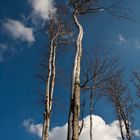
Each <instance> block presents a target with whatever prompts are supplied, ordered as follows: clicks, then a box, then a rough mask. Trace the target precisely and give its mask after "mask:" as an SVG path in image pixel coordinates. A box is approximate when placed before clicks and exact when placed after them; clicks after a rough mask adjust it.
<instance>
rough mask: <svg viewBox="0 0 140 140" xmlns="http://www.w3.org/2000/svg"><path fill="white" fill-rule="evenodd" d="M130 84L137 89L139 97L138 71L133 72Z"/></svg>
mask: <svg viewBox="0 0 140 140" xmlns="http://www.w3.org/2000/svg"><path fill="white" fill-rule="evenodd" d="M132 82H133V84H134V85H135V87H136V89H137V96H138V97H140V73H139V72H138V71H134V72H133V77H132Z"/></svg>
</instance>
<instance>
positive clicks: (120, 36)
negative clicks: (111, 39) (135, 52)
mask: <svg viewBox="0 0 140 140" xmlns="http://www.w3.org/2000/svg"><path fill="white" fill-rule="evenodd" d="M118 39H119V43H120V44H122V43H126V42H127V40H126V38H125V37H124V36H123V34H119V35H118Z"/></svg>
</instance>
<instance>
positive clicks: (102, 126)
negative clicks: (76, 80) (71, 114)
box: [24, 115, 140, 140]
mask: <svg viewBox="0 0 140 140" xmlns="http://www.w3.org/2000/svg"><path fill="white" fill-rule="evenodd" d="M92 118H93V122H94V123H93V137H94V140H99V139H102V140H120V139H121V135H120V130H119V124H118V121H113V122H112V123H111V124H107V123H106V122H105V121H104V120H103V119H102V118H101V117H100V116H97V115H93V116H92ZM84 122H85V124H84V128H83V131H82V133H81V135H80V140H85V139H87V140H89V132H90V119H89V116H87V117H86V118H84ZM24 127H25V128H26V130H27V131H28V132H29V133H31V134H36V135H37V136H39V137H41V132H42V125H41V124H37V125H36V124H34V122H33V121H31V120H27V121H24ZM133 133H134V134H135V135H136V136H140V131H139V130H134V131H133ZM66 135H67V124H65V125H64V126H62V127H55V128H53V129H52V130H51V131H50V135H49V139H50V140H56V138H57V140H66Z"/></svg>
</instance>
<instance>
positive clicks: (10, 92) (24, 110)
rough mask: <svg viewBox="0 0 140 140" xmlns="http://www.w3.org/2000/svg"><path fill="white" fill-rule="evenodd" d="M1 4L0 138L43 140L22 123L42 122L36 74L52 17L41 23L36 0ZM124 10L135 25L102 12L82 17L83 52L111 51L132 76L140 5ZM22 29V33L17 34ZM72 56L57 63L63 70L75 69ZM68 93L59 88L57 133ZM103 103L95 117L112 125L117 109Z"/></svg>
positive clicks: (138, 55)
mask: <svg viewBox="0 0 140 140" xmlns="http://www.w3.org/2000/svg"><path fill="white" fill-rule="evenodd" d="M60 2H61V3H66V1H60V0H57V1H56V3H58V4H60ZM0 3H1V4H0V30H1V31H0V124H1V127H0V139H4V140H25V139H26V140H38V139H39V138H38V137H37V136H34V135H30V134H29V133H28V132H27V130H26V129H25V127H24V126H23V122H24V120H27V119H29V118H30V119H33V120H34V122H35V124H38V123H41V122H42V112H43V104H42V103H41V99H42V95H41V94H42V92H41V91H42V88H43V86H42V85H41V82H40V81H39V80H38V78H37V76H36V75H37V73H38V72H39V67H38V65H39V63H40V62H41V56H40V52H39V50H40V49H41V48H43V47H44V46H46V45H47V44H48V40H47V37H46V35H45V33H44V32H42V31H41V29H42V28H43V20H47V17H45V16H44V15H40V18H42V19H41V20H40V19H39V21H38V17H36V15H35V14H34V11H33V8H32V4H31V1H30V2H29V1H27V0H20V1H17V0H7V1H5V0H1V2H0ZM123 5H124V6H126V7H128V8H130V9H132V12H130V13H129V16H130V17H131V18H132V19H133V20H132V21H131V20H125V19H119V18H114V17H112V16H111V15H108V14H107V13H99V14H97V15H89V16H85V17H82V18H81V22H82V24H83V25H84V27H85V28H84V29H85V30H84V35H85V36H84V41H83V47H87V46H94V44H99V45H103V46H104V47H109V48H111V50H113V51H112V52H113V53H114V54H117V55H118V56H119V59H120V63H121V65H122V67H123V68H124V70H125V72H126V73H127V74H128V73H130V72H131V70H135V69H140V61H139V60H140V28H139V26H140V15H139V13H140V9H139V5H140V1H139V0H135V2H134V1H131V0H127V1H126V0H124V2H123ZM52 10H54V9H52ZM40 25H41V26H40ZM17 28H20V31H16V29H17ZM13 32H14V33H13ZM23 32H24V33H26V34H23ZM84 49H85V48H84ZM61 50H63V48H61ZM69 50H70V49H69V48H68V51H69ZM68 51H66V52H65V54H61V55H60V56H59V60H60V62H58V63H60V65H62V66H63V68H62V69H64V70H67V69H69V68H70V66H71V65H72V64H71V61H70V60H69V59H70V58H71V57H72V54H69V53H68ZM66 57H67V59H66ZM67 61H68V62H69V66H68V63H67ZM68 71H69V70H68ZM68 92H69V89H67V88H64V86H63V85H62V86H60V85H58V86H56V89H55V94H56V97H58V98H60V99H61V100H59V101H56V106H57V105H58V107H55V109H54V117H53V118H52V125H51V127H52V128H54V127H55V126H62V125H64V124H65V123H66V121H67V115H66V114H67V112H68V109H67V107H66V106H67V104H68V102H69V101H68V98H67V96H65V95H66V93H68ZM58 93H59V94H58ZM63 102H64V103H63ZM62 103H63V104H62ZM59 104H60V105H59ZM102 104H103V103H102V102H101V103H99V105H98V106H97V108H96V110H95V114H97V115H99V116H101V117H102V118H103V119H104V120H105V121H106V122H107V123H111V122H112V121H114V119H115V117H114V115H113V113H112V110H110V107H109V105H108V103H106V106H108V107H107V108H108V109H105V108H103V107H102ZM59 109H61V111H59ZM139 115H140V114H139V112H136V113H135V118H136V119H135V120H136V122H135V123H136V125H135V128H140V127H139V124H140V119H139V117H138V116H139Z"/></svg>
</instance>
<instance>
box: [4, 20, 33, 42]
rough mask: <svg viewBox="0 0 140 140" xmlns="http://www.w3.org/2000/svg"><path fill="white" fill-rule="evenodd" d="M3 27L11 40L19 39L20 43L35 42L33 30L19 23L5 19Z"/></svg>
mask: <svg viewBox="0 0 140 140" xmlns="http://www.w3.org/2000/svg"><path fill="white" fill-rule="evenodd" d="M3 27H4V29H5V31H6V32H7V33H8V34H9V35H10V36H11V37H12V38H13V39H20V40H21V41H27V42H28V43H31V42H33V41H35V38H34V35H33V29H32V28H29V27H25V25H24V24H23V23H21V22H20V21H17V20H12V19H7V20H6V22H4V24H3Z"/></svg>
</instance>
